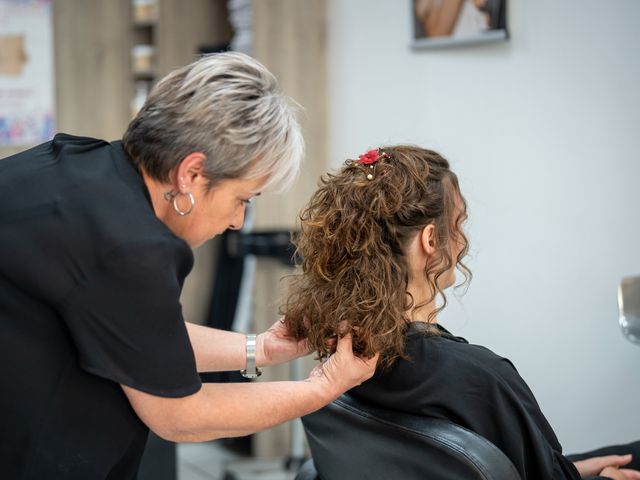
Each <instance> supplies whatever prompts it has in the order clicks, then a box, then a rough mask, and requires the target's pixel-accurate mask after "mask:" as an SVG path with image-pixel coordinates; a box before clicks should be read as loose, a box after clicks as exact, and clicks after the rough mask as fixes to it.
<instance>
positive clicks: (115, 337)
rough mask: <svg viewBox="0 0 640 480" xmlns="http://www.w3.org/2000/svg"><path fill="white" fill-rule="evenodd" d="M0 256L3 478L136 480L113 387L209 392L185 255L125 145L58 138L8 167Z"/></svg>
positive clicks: (1, 178)
mask: <svg viewBox="0 0 640 480" xmlns="http://www.w3.org/2000/svg"><path fill="white" fill-rule="evenodd" d="M0 248H1V250H2V252H3V254H2V256H1V257H0V351H1V352H3V357H4V358H3V361H2V362H0V375H2V378H3V380H4V382H5V388H4V389H3V390H6V391H7V393H6V394H3V395H2V396H0V415H2V417H3V433H2V437H1V438H0V441H1V442H2V443H0V462H1V464H2V467H5V468H3V471H5V473H6V472H7V468H9V467H8V465H11V468H9V470H8V471H9V473H11V474H15V478H58V476H60V478H83V479H92V478H112V477H109V475H116V477H113V478H129V476H132V475H134V474H135V470H136V469H137V462H138V461H139V457H140V455H141V453H142V448H143V446H144V437H145V436H146V431H147V430H146V427H144V425H143V424H142V423H141V422H140V420H139V419H138V418H137V416H136V415H135V413H134V412H133V410H132V409H131V407H130V405H129V404H128V401H127V400H126V397H125V396H124V393H123V392H122V390H121V388H120V387H119V385H118V384H125V385H128V386H131V387H133V388H136V389H138V390H142V391H145V392H147V393H150V394H153V395H158V396H164V397H180V396H186V395H189V394H192V393H195V392H197V391H198V390H199V388H200V386H201V383H200V378H199V376H198V374H197V371H196V367H195V359H194V355H193V351H192V348H191V345H190V342H189V339H188V335H187V332H186V328H185V325H184V320H183V318H182V312H181V305H180V301H179V296H180V291H181V289H182V285H183V282H184V278H185V277H186V275H187V274H188V273H189V271H190V270H191V267H192V264H193V255H192V252H191V249H190V248H189V246H188V245H187V244H186V243H185V242H184V241H183V240H181V239H180V238H178V237H176V236H175V235H174V234H173V233H172V232H171V231H170V230H168V228H167V227H166V226H165V225H164V224H163V223H162V222H161V221H160V220H159V219H158V218H157V217H156V216H155V214H154V211H153V208H152V205H151V203H150V199H149V194H148V192H147V189H146V187H145V184H144V181H143V179H142V177H141V175H140V174H139V173H138V171H137V170H136V169H135V168H134V167H133V165H132V163H131V161H130V159H129V158H128V157H127V155H126V153H125V152H124V150H123V147H122V144H121V142H113V143H108V142H104V141H101V140H96V139H91V138H82V137H73V136H70V135H64V134H59V135H57V136H56V137H55V138H54V139H53V141H51V142H47V143H45V144H42V145H40V146H38V147H35V148H33V149H31V150H28V151H26V152H23V153H20V154H18V155H14V156H12V157H9V158H7V159H4V160H1V161H0ZM63 438H64V439H65V440H64V441H62V439H63ZM114 472H115V473H114ZM9 476H10V477H11V478H14V476H12V475H9Z"/></svg>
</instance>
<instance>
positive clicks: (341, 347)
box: [336, 333, 353, 356]
mask: <svg viewBox="0 0 640 480" xmlns="http://www.w3.org/2000/svg"><path fill="white" fill-rule="evenodd" d="M336 351H337V352H338V353H340V354H342V355H348V354H351V355H352V356H353V339H352V337H351V334H350V333H347V334H346V335H343V336H342V338H338V346H337V347H336Z"/></svg>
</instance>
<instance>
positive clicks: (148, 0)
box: [131, 0, 158, 23]
mask: <svg viewBox="0 0 640 480" xmlns="http://www.w3.org/2000/svg"><path fill="white" fill-rule="evenodd" d="M131 8H132V11H133V21H134V23H152V22H155V21H156V20H157V19H158V0H131Z"/></svg>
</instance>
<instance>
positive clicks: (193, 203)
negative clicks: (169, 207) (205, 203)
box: [171, 192, 196, 217]
mask: <svg viewBox="0 0 640 480" xmlns="http://www.w3.org/2000/svg"><path fill="white" fill-rule="evenodd" d="M182 195H188V196H189V201H190V202H191V205H190V206H189V210H187V211H186V212H183V211H182V210H180V207H179V206H178V195H175V196H174V197H173V200H172V201H171V203H172V204H173V209H174V210H175V211H176V212H177V213H178V215H180V216H181V217H184V216H186V215H189V214H190V213H191V210H193V207H195V205H196V200H195V199H194V198H193V194H192V193H191V192H188V193H183V194H182Z"/></svg>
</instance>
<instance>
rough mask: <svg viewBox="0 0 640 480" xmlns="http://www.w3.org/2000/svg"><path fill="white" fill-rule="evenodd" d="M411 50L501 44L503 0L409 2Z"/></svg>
mask: <svg viewBox="0 0 640 480" xmlns="http://www.w3.org/2000/svg"><path fill="white" fill-rule="evenodd" d="M411 6H412V11H413V32H414V38H413V44H412V47H413V48H415V49H421V48H433V47H442V46H449V45H468V44H476V43H485V42H495V41H500V40H505V39H506V38H507V37H508V33H507V0H411Z"/></svg>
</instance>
